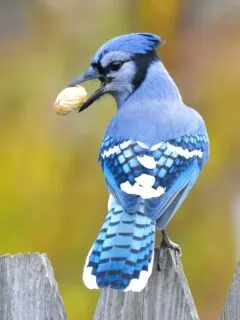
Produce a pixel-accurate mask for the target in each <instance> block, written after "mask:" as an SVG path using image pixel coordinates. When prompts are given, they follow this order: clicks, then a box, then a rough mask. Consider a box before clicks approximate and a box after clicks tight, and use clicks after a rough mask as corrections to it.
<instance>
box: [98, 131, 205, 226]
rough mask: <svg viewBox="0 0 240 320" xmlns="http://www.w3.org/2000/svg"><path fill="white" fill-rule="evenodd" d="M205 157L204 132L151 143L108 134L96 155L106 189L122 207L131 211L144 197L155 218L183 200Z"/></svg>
mask: <svg viewBox="0 0 240 320" xmlns="http://www.w3.org/2000/svg"><path fill="white" fill-rule="evenodd" d="M207 158H208V137H207V135H206V134H196V135H191V136H182V137H180V138H179V139H172V140H168V141H162V142H159V143H158V144H155V145H153V146H147V145H146V144H144V143H142V142H141V141H133V140H131V139H116V138H113V137H111V136H109V137H106V138H105V139H104V141H103V143H102V147H101V150H100V154H99V160H100V163H101V165H102V169H103V172H104V174H105V178H106V181H107V185H108V187H109V189H110V192H111V193H112V194H113V195H114V196H115V197H116V198H117V199H118V201H119V202H120V203H121V205H122V206H123V208H124V209H125V210H126V211H127V212H133V211H134V210H136V209H137V206H138V204H139V200H140V199H144V200H145V209H146V210H145V213H146V214H147V215H148V216H150V217H151V218H153V219H155V220H157V219H159V217H160V216H161V215H163V213H164V212H166V210H167V209H168V208H169V206H170V205H171V204H173V203H176V205H175V208H176V207H177V206H178V204H180V203H181V202H182V201H183V199H184V198H185V196H186V195H187V193H188V191H189V190H190V189H191V187H192V186H193V184H194V182H195V181H196V179H197V177H198V174H199V172H200V171H201V169H202V166H203V164H204V162H205V161H206V160H207ZM170 207H171V206H170ZM168 215H169V214H168Z"/></svg>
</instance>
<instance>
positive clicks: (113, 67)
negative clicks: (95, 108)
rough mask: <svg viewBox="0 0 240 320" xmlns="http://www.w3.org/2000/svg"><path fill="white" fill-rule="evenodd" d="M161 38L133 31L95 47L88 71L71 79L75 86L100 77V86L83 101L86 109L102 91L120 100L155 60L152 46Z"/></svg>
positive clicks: (137, 83)
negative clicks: (96, 48) (97, 47)
mask: <svg viewBox="0 0 240 320" xmlns="http://www.w3.org/2000/svg"><path fill="white" fill-rule="evenodd" d="M160 43H161V39H160V38H159V37H158V36H157V35H154V34H150V33H132V34H128V35H122V36H119V37H115V38H113V39H111V40H109V41H107V42H106V43H105V44H104V45H103V46H102V47H100V48H99V49H98V51H97V52H96V54H95V56H94V58H93V59H92V62H91V66H90V67H89V68H88V70H87V71H86V72H85V73H84V74H82V75H81V76H79V77H77V78H76V79H75V80H73V81H72V82H70V83H69V84H68V86H76V85H78V84H80V83H82V82H84V81H87V80H91V79H99V80H100V81H101V86H100V88H99V89H97V90H96V91H95V92H94V93H93V94H92V95H91V96H90V97H89V98H88V99H87V101H86V102H85V103H84V104H83V106H82V107H81V109H80V111H83V110H84V109H86V108H88V107H89V106H90V105H91V104H92V103H93V102H94V101H96V100H97V99H99V98H100V97H101V96H103V95H104V94H106V93H108V94H111V95H112V96H113V97H114V98H115V99H116V100H117V101H118V102H123V101H124V100H126V99H127V98H128V96H130V95H131V93H132V92H133V91H134V90H136V89H137V88H138V87H139V86H140V84H141V83H142V81H143V80H144V78H145V76H146V73H147V70H148V68H149V66H150V65H151V63H152V62H153V61H155V60H157V59H158V56H157V54H156V51H155V48H156V47H157V46H158V45H160Z"/></svg>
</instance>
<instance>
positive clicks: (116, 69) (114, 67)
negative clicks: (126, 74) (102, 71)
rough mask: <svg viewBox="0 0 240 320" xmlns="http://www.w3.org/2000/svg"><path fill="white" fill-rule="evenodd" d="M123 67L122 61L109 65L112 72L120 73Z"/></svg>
mask: <svg viewBox="0 0 240 320" xmlns="http://www.w3.org/2000/svg"><path fill="white" fill-rule="evenodd" d="M122 65H123V62H122V61H113V62H111V63H110V64H109V69H110V70H112V71H118V70H119V69H120V68H121V66H122Z"/></svg>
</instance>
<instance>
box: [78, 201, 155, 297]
mask: <svg viewBox="0 0 240 320" xmlns="http://www.w3.org/2000/svg"><path fill="white" fill-rule="evenodd" d="M154 237H155V222H154V221H152V220H151V219H150V218H148V217H146V216H145V215H144V214H143V205H140V208H139V210H138V212H136V213H131V214H129V213H126V212H125V211H124V210H123V208H122V207H121V206H120V205H119V203H118V202H117V201H116V200H114V201H112V202H111V203H110V206H109V212H108V215H107V218H106V220H105V222H104V224H103V227H102V229H101V231H100V233H99V235H98V237H97V240H96V241H95V243H94V245H93V247H92V249H91V250H90V253H89V255H88V258H87V261H86V265H85V268H84V274H83V280H84V282H85V284H86V286H87V287H88V288H104V287H111V288H114V289H119V290H126V291H127V290H132V291H140V290H141V289H143V288H144V286H145V285H146V283H147V280H148V278H149V276H150V274H151V268H152V259H153V249H154Z"/></svg>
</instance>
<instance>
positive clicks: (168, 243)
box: [157, 230, 182, 271]
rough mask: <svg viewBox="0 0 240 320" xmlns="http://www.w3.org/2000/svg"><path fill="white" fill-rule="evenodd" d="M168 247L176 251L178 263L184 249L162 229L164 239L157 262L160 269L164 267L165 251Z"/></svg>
mask: <svg viewBox="0 0 240 320" xmlns="http://www.w3.org/2000/svg"><path fill="white" fill-rule="evenodd" d="M166 248H169V249H172V250H174V253H175V256H176V259H175V261H176V264H177V259H178V257H181V256H182V250H181V248H180V247H179V245H178V244H177V243H174V242H173V241H171V239H170V238H169V237H168V235H167V233H166V231H165V230H162V241H161V243H160V248H159V252H158V263H157V268H158V270H159V271H161V270H162V269H163V260H164V251H165V249H166Z"/></svg>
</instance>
